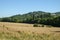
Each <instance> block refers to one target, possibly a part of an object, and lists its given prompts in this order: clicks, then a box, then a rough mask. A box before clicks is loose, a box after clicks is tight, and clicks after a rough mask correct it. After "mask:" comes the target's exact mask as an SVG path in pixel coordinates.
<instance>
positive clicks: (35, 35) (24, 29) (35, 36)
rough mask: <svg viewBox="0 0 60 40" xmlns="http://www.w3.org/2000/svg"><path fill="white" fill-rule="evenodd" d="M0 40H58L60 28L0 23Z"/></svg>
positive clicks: (59, 39)
mask: <svg viewBox="0 0 60 40" xmlns="http://www.w3.org/2000/svg"><path fill="white" fill-rule="evenodd" d="M0 40H60V28H57V27H51V28H49V27H33V24H26V23H9V22H0Z"/></svg>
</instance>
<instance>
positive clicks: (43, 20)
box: [0, 11, 60, 27]
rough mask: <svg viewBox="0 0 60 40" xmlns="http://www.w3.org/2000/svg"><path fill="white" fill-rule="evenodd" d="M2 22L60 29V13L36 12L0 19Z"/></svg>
mask: <svg viewBox="0 0 60 40" xmlns="http://www.w3.org/2000/svg"><path fill="white" fill-rule="evenodd" d="M0 21H1V22H16V23H31V24H34V23H37V24H45V25H52V26H55V27H60V12H56V13H49V12H43V11H34V12H29V13H26V14H23V15H20V14H18V15H14V16H11V17H4V18H0Z"/></svg>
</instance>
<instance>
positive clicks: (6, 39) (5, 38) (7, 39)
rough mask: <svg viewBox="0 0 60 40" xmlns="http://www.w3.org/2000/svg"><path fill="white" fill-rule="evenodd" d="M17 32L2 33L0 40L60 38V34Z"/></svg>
mask: <svg viewBox="0 0 60 40" xmlns="http://www.w3.org/2000/svg"><path fill="white" fill-rule="evenodd" d="M16 33H18V34H19V36H18V35H14V34H13V33H8V32H7V33H3V32H2V33H0V40H60V34H59V35H56V34H45V33H43V34H36V33H30V34H29V33H27V32H26V33H25V32H19V31H17V32H16Z"/></svg>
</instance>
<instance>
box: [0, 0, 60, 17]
mask: <svg viewBox="0 0 60 40" xmlns="http://www.w3.org/2000/svg"><path fill="white" fill-rule="evenodd" d="M33 11H45V12H58V11H60V0H0V17H8V16H12V15H16V14H24V13H28V12H33Z"/></svg>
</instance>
